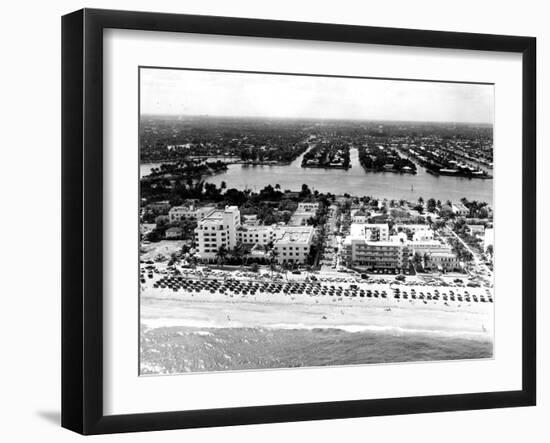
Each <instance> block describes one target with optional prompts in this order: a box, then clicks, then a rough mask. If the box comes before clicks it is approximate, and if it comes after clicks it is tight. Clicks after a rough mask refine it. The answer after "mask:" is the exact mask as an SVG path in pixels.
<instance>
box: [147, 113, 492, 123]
mask: <svg viewBox="0 0 550 443" xmlns="http://www.w3.org/2000/svg"><path fill="white" fill-rule="evenodd" d="M139 117H140V119H141V118H144V117H192V118H204V119H209V118H213V119H216V118H231V119H238V118H242V119H256V120H262V119H263V120H309V121H352V122H376V123H378V122H386V123H438V124H469V125H490V126H494V122H492V121H490V122H486V121H477V122H476V121H450V120H388V119H376V118H364V119H363V118H350V117H284V116H257V115H210V114H166V113H158V114H157V113H144V114H141V113H140V115H139Z"/></svg>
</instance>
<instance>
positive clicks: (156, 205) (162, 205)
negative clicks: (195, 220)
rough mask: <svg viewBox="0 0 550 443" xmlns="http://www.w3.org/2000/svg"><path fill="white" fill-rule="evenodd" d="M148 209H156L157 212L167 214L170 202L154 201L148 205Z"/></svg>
mask: <svg viewBox="0 0 550 443" xmlns="http://www.w3.org/2000/svg"><path fill="white" fill-rule="evenodd" d="M147 209H148V210H150V211H155V212H156V213H157V214H162V215H166V214H168V211H169V210H170V202H169V201H168V200H163V201H159V202H152V203H149V204H148V205H147Z"/></svg>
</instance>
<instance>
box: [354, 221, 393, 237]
mask: <svg viewBox="0 0 550 443" xmlns="http://www.w3.org/2000/svg"><path fill="white" fill-rule="evenodd" d="M350 235H351V237H352V238H358V239H364V240H366V241H388V240H389V239H390V227H389V225H388V224H386V223H352V224H351V227H350Z"/></svg>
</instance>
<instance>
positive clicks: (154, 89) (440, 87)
mask: <svg viewBox="0 0 550 443" xmlns="http://www.w3.org/2000/svg"><path fill="white" fill-rule="evenodd" d="M140 83H141V84H140V106H141V114H142V115H148V114H157V115H208V116H231V117H271V118H312V119H354V120H396V121H430V122H456V123H458V122H470V123H492V122H493V109H494V96H493V94H494V88H493V86H492V85H477V84H464V83H440V82H424V81H421V82H419V81H402V80H380V79H367V78H360V79H353V78H334V77H312V76H296V75H277V74H255V73H233V72H209V71H190V70H180V69H154V68H142V69H141V71H140Z"/></svg>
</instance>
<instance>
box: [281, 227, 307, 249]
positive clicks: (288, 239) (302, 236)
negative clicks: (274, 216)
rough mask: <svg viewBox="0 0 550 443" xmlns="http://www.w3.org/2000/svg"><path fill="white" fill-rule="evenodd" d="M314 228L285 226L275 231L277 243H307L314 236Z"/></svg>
mask: <svg viewBox="0 0 550 443" xmlns="http://www.w3.org/2000/svg"><path fill="white" fill-rule="evenodd" d="M313 232H314V228H313V227H312V226H303V227H298V226H290V227H289V226H285V227H279V228H277V229H276V231H275V235H276V239H275V243H295V244H303V245H307V244H309V243H310V242H311V239H312V238H313Z"/></svg>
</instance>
